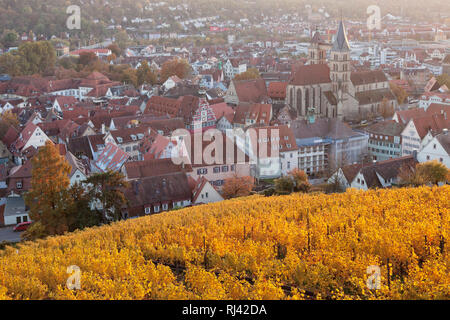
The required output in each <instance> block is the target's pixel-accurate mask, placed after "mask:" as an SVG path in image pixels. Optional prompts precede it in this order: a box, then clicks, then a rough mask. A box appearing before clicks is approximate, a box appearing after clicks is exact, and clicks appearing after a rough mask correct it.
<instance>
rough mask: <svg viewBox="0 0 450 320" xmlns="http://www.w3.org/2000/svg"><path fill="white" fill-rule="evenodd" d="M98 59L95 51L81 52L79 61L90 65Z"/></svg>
mask: <svg viewBox="0 0 450 320" xmlns="http://www.w3.org/2000/svg"><path fill="white" fill-rule="evenodd" d="M97 60H98V57H97V55H96V54H95V53H94V52H90V51H89V52H81V53H80V58H79V63H80V64H81V65H83V66H88V65H90V64H92V63H94V62H96V61H97Z"/></svg>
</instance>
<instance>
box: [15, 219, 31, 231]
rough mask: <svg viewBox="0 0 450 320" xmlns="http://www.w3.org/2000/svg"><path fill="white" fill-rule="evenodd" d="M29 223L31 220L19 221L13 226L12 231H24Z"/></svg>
mask: <svg viewBox="0 0 450 320" xmlns="http://www.w3.org/2000/svg"><path fill="white" fill-rule="evenodd" d="M30 225H31V221H27V222H21V223H19V224H17V225H16V226H15V227H14V232H18V231H25V230H27V229H28V227H29V226H30Z"/></svg>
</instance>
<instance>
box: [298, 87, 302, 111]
mask: <svg viewBox="0 0 450 320" xmlns="http://www.w3.org/2000/svg"><path fill="white" fill-rule="evenodd" d="M301 110H302V90H301V89H298V90H297V112H298V114H299V115H300V114H301Z"/></svg>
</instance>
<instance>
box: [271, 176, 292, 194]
mask: <svg viewBox="0 0 450 320" xmlns="http://www.w3.org/2000/svg"><path fill="white" fill-rule="evenodd" d="M275 192H276V193H277V194H279V195H286V194H291V193H292V192H294V180H293V179H292V178H291V177H289V176H283V177H280V178H278V179H275Z"/></svg>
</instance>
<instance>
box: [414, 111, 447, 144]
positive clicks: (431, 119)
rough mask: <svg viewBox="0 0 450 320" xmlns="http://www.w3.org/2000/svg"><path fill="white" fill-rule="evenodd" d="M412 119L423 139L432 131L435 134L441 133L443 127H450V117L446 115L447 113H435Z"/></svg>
mask: <svg viewBox="0 0 450 320" xmlns="http://www.w3.org/2000/svg"><path fill="white" fill-rule="evenodd" d="M410 121H413V123H414V126H415V127H416V130H417V133H418V134H419V136H420V138H421V139H423V138H424V137H425V136H426V135H427V133H428V132H431V133H432V134H433V136H434V135H437V134H439V133H441V132H442V130H443V129H449V128H450V117H446V115H445V114H434V115H431V116H426V117H420V118H414V119H411V120H410Z"/></svg>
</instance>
